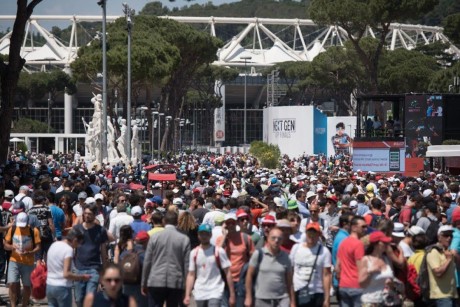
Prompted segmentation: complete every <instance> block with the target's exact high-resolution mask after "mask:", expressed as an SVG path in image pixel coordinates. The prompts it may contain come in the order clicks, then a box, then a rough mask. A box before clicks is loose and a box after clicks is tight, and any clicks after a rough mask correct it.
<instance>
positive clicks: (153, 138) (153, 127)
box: [151, 111, 159, 160]
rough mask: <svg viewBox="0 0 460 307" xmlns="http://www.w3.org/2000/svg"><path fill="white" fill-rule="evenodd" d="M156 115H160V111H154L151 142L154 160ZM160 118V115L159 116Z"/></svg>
mask: <svg viewBox="0 0 460 307" xmlns="http://www.w3.org/2000/svg"><path fill="white" fill-rule="evenodd" d="M155 115H158V111H153V112H152V142H151V145H152V160H153V149H154V146H153V143H154V141H155ZM158 119H159V117H158Z"/></svg>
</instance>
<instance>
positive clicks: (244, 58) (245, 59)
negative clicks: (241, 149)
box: [240, 56, 252, 146]
mask: <svg viewBox="0 0 460 307" xmlns="http://www.w3.org/2000/svg"><path fill="white" fill-rule="evenodd" d="M240 59H242V60H244V119H243V121H244V126H243V146H246V143H247V142H246V141H247V138H246V135H247V130H246V129H247V128H246V127H247V126H246V125H247V123H246V120H247V118H246V111H247V104H246V90H247V89H246V88H247V76H248V72H247V70H246V64H247V61H248V60H250V59H252V57H250V56H242V57H241V58H240Z"/></svg>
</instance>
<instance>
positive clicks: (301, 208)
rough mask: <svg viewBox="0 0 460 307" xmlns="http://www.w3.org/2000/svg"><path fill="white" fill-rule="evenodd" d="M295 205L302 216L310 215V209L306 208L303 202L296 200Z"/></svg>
mask: <svg viewBox="0 0 460 307" xmlns="http://www.w3.org/2000/svg"><path fill="white" fill-rule="evenodd" d="M297 205H298V207H299V213H300V214H301V215H302V217H303V218H307V217H310V211H309V210H308V209H307V206H306V205H305V203H303V202H301V201H297Z"/></svg>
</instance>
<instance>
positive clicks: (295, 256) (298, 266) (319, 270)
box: [289, 243, 331, 294]
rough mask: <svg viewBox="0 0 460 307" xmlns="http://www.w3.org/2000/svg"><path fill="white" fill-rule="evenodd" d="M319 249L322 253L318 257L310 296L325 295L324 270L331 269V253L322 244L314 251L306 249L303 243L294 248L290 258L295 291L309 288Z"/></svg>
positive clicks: (314, 248) (313, 249)
mask: <svg viewBox="0 0 460 307" xmlns="http://www.w3.org/2000/svg"><path fill="white" fill-rule="evenodd" d="M319 247H321V251H320V253H319V255H318V260H317V261H316V266H315V269H314V273H313V274H314V275H313V276H312V278H311V281H310V284H309V286H308V290H309V292H310V294H313V293H324V290H323V268H330V267H331V252H330V251H329V250H328V249H327V248H326V247H325V246H322V245H321V244H320V243H318V244H317V245H316V246H315V247H313V248H312V249H310V248H309V247H306V246H305V245H304V244H303V243H300V244H296V245H294V246H293V247H292V249H291V254H290V255H289V258H290V259H291V263H292V266H293V267H294V290H295V291H298V290H300V289H302V288H304V287H306V286H307V283H308V279H309V278H310V275H311V273H312V268H313V263H314V262H315V258H316V253H317V252H318V248H319Z"/></svg>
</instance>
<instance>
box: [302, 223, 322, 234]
mask: <svg viewBox="0 0 460 307" xmlns="http://www.w3.org/2000/svg"><path fill="white" fill-rule="evenodd" d="M310 229H313V230H316V231H317V232H321V227H320V226H319V224H318V223H308V225H307V227H306V230H310Z"/></svg>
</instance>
